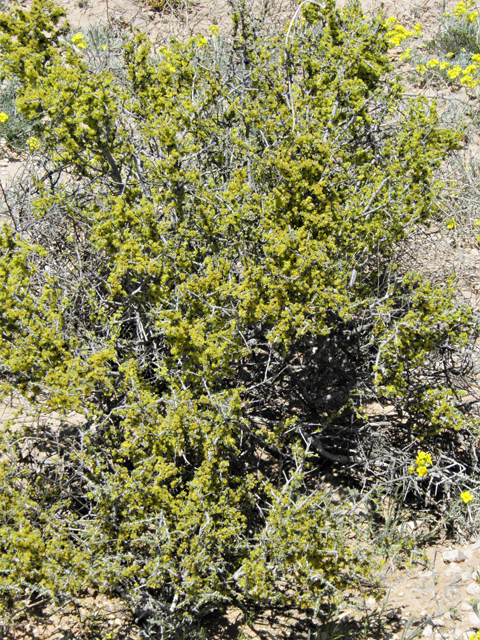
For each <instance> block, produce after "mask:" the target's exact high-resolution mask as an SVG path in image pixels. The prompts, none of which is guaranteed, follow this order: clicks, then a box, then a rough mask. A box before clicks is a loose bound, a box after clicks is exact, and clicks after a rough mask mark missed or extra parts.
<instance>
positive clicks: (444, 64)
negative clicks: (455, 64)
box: [440, 61, 450, 71]
mask: <svg viewBox="0 0 480 640" xmlns="http://www.w3.org/2000/svg"><path fill="white" fill-rule="evenodd" d="M449 66H450V63H449V62H446V61H443V62H441V63H440V69H441V70H442V71H443V70H444V69H446V68H447V67H449Z"/></svg>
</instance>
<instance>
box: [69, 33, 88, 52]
mask: <svg viewBox="0 0 480 640" xmlns="http://www.w3.org/2000/svg"><path fill="white" fill-rule="evenodd" d="M72 42H73V44H74V45H76V46H77V47H78V48H79V49H87V47H88V44H87V43H86V42H85V36H84V35H83V33H76V34H75V35H74V36H73V38H72Z"/></svg>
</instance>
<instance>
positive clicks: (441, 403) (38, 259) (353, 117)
mask: <svg viewBox="0 0 480 640" xmlns="http://www.w3.org/2000/svg"><path fill="white" fill-rule="evenodd" d="M63 17H64V11H63V10H62V9H60V8H58V7H56V6H54V5H53V3H50V2H48V1H46V0H34V2H33V4H32V8H31V10H30V11H25V10H23V9H21V8H20V7H16V8H14V9H13V10H12V12H11V13H10V14H8V15H1V16H0V30H1V32H2V34H3V35H2V36H1V38H0V48H1V51H2V65H3V73H4V75H5V77H8V78H12V79H13V80H14V81H15V82H17V83H18V85H19V86H20V90H19V97H18V99H17V102H16V104H17V108H18V109H19V111H20V112H21V113H22V114H23V116H24V117H25V118H26V119H27V120H28V121H29V122H30V123H31V124H32V126H34V127H35V130H36V131H38V132H39V133H38V137H37V138H36V140H35V143H32V144H30V149H31V156H32V163H33V164H34V165H35V167H34V173H32V181H31V182H30V184H29V185H28V188H26V187H25V188H24V189H23V186H22V185H18V186H17V193H16V197H15V201H14V202H12V204H11V205H10V206H11V215H12V219H13V220H14V223H15V224H14V225H10V226H7V225H4V227H3V229H2V232H1V235H0V304H1V308H2V309H3V312H2V314H1V316H0V331H1V336H2V337H1V342H0V371H1V381H2V387H1V388H2V391H3V393H4V394H5V395H6V394H8V393H15V394H17V395H19V396H21V397H22V398H23V399H24V401H26V402H28V403H29V406H30V407H31V410H32V411H33V412H37V414H38V415H40V414H41V415H42V416H44V419H43V421H41V420H40V421H38V422H33V423H28V424H27V425H24V426H21V427H20V426H18V425H16V426H14V427H8V426H7V427H5V428H3V429H2V432H1V440H0V449H1V456H0V478H1V483H2V493H1V497H0V501H1V513H2V523H1V526H0V548H1V556H0V594H1V602H2V606H3V611H4V613H5V615H6V613H7V612H8V611H10V612H12V611H13V612H15V610H16V608H18V607H20V606H23V605H21V602H22V601H23V602H24V601H25V599H26V598H30V599H32V600H33V601H38V600H41V599H42V598H45V599H47V600H48V599H53V600H55V601H56V602H57V603H60V604H61V603H62V602H66V601H68V599H69V598H71V597H75V596H77V595H79V594H82V593H85V592H86V591H87V590H88V589H94V590H98V591H101V592H104V593H107V594H112V595H116V596H118V597H121V598H123V599H124V600H125V601H126V602H128V603H129V604H130V605H131V608H132V611H133V612H134V613H135V616H136V619H137V621H138V622H139V623H140V622H142V623H143V624H148V625H150V627H149V628H150V629H151V630H153V631H154V630H155V629H156V628H162V629H164V630H165V629H166V628H167V627H168V625H170V624H172V625H175V624H180V623H182V624H184V623H185V621H186V620H190V619H192V618H195V617H198V616H200V615H201V614H202V613H203V612H205V611H206V610H208V609H211V608H212V607H219V606H223V605H225V604H227V603H229V602H237V603H241V604H242V606H244V607H248V606H249V603H252V602H256V603H257V604H261V605H266V606H276V605H282V604H289V605H293V606H301V607H318V606H319V603H320V602H322V599H324V598H326V597H330V598H339V597H341V595H342V593H343V592H344V591H345V590H346V589H350V588H356V587H359V586H360V585H361V583H362V578H364V576H365V575H366V576H367V578H368V576H369V575H370V572H371V566H372V564H371V557H370V556H371V554H370V553H369V552H367V550H366V547H365V540H364V539H363V538H364V535H363V533H362V529H359V530H358V531H357V532H356V535H355V536H352V532H351V531H350V515H349V514H350V511H349V505H348V504H347V502H345V503H342V504H340V505H337V506H334V505H333V504H332V502H331V500H330V497H329V496H328V495H327V494H325V492H324V491H322V489H321V488H320V487H319V485H318V480H317V478H318V475H317V469H318V468H319V460H320V459H322V458H325V457H326V458H327V459H333V460H337V461H345V460H347V461H348V460H349V459H350V457H349V456H350V454H349V449H350V447H351V444H352V438H353V439H354V438H355V435H354V434H355V433H359V432H360V431H361V430H362V429H364V428H365V427H368V425H369V417H368V405H369V403H371V402H372V401H373V400H376V401H378V402H380V403H383V404H384V405H389V406H393V408H394V411H393V413H392V415H395V411H397V414H396V415H397V416H398V420H399V424H401V425H402V426H401V428H402V429H404V430H405V429H406V430H407V431H408V432H409V434H412V433H417V434H419V435H421V436H422V437H424V436H426V435H428V434H436V433H438V432H439V431H441V430H444V429H450V428H452V429H460V428H462V427H463V426H464V425H465V424H467V423H468V416H467V415H466V414H465V410H464V408H463V407H462V406H459V404H458V402H457V398H458V391H457V386H456V382H455V381H456V380H457V378H458V376H459V375H460V373H461V372H463V369H464V365H463V362H465V359H464V360H462V361H459V359H458V358H457V353H459V351H458V350H459V349H465V348H466V347H467V346H468V342H469V339H470V334H471V332H472V330H473V321H472V319H471V314H470V312H469V311H468V309H466V308H462V307H459V306H458V305H457V303H456V302H455V299H454V291H453V287H449V288H446V289H445V290H438V289H436V288H435V287H433V286H432V285H431V284H429V283H428V282H424V281H421V279H420V278H418V277H416V276H413V275H407V276H406V277H402V276H401V275H400V274H398V273H396V266H395V264H394V262H393V257H394V255H395V249H396V247H397V246H398V244H399V243H401V241H402V239H403V238H405V236H406V235H407V234H408V232H409V230H410V229H411V228H412V227H413V226H414V225H416V224H418V223H420V222H421V221H424V220H426V219H427V218H428V216H429V215H430V214H431V212H432V210H434V208H435V193H436V191H435V190H436V184H435V181H434V180H433V177H432V176H433V172H434V170H435V169H436V168H437V167H438V166H439V164H440V162H441V161H442V159H443V157H444V156H445V154H446V153H447V152H448V151H449V150H450V149H452V148H454V147H456V146H457V145H458V136H457V135H456V134H455V133H454V132H452V131H448V130H444V129H442V128H440V127H439V126H438V118H437V115H436V112H435V108H434V106H432V105H428V104H427V102H426V101H425V100H423V99H416V100H411V101H409V102H408V103H404V102H402V103H401V105H402V108H400V101H401V100H402V90H401V87H400V86H399V85H398V84H396V83H395V82H394V81H392V80H390V79H389V77H388V73H389V71H390V70H391V69H390V65H389V62H388V56H387V54H388V41H387V27H386V26H385V25H384V23H383V22H382V19H381V18H376V19H373V20H371V21H370V20H367V19H366V18H365V17H364V16H363V14H362V13H361V10H360V8H359V6H358V5H349V6H348V7H347V8H346V9H344V10H339V9H336V8H335V6H334V4H333V3H332V2H327V5H326V7H325V8H324V9H319V8H318V7H317V6H316V5H312V6H308V7H306V8H305V9H304V12H303V15H302V16H300V17H299V18H298V20H297V21H296V22H295V23H293V24H292V25H290V29H289V31H288V32H287V34H286V35H284V34H281V35H279V36H278V37H276V38H263V37H262V36H261V32H260V31H259V29H258V25H256V24H255V22H254V21H253V20H252V19H250V18H249V14H248V11H247V9H246V7H245V6H244V5H242V4H238V5H237V4H235V5H234V10H233V34H232V37H231V38H230V39H227V38H221V37H220V36H219V35H218V34H215V33H213V34H212V36H211V37H208V38H206V37H200V38H194V39H192V40H190V41H189V42H188V43H183V44H182V43H180V42H172V44H171V46H170V47H169V48H163V49H161V50H160V51H158V52H157V53H155V54H154V53H153V52H152V50H151V46H150V44H149V43H148V41H147V40H146V38H144V37H143V36H142V35H141V34H138V35H137V36H136V38H135V39H134V40H132V39H128V38H127V37H125V39H124V42H123V46H122V48H121V50H114V51H111V52H110V54H109V56H108V59H107V62H105V64H104V63H102V64H100V63H99V59H100V58H99V56H101V55H103V54H102V52H101V51H102V50H101V48H100V50H99V51H97V54H98V55H93V53H92V49H91V47H90V45H89V43H88V39H80V38H77V39H76V41H75V40H74V41H72V36H71V32H70V31H69V27H68V25H66V24H64V23H63V22H62V20H63ZM79 43H86V45H87V46H86V47H83V46H82V47H80V46H78V45H79ZM97 49H98V48H97ZM32 171H33V169H32ZM22 189H23V190H22ZM462 358H464V355H462ZM52 412H55V416H56V420H53V418H49V415H50V414H51V413H52ZM72 413H74V414H75V415H76V416H77V420H76V421H74V422H73V424H72V420H71V419H70V418H69V417H70V416H71V415H72ZM78 416H80V417H81V418H78ZM392 419H393V418H392ZM348 430H349V431H348ZM328 434H330V435H331V434H334V435H335V434H336V435H335V438H336V439H334V440H333V441H332V442H333V444H332V445H331V448H330V450H328V451H327V450H326V449H328V447H325V446H324V444H325V442H326V440H325V439H324V436H326V435H328ZM345 434H346V435H345ZM352 434H353V435H352ZM332 447H333V450H332ZM410 475H413V474H410Z"/></svg>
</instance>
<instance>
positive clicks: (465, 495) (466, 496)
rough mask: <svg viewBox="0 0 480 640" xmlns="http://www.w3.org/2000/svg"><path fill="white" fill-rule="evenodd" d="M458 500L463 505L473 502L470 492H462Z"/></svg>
mask: <svg viewBox="0 0 480 640" xmlns="http://www.w3.org/2000/svg"><path fill="white" fill-rule="evenodd" d="M460 498H461V499H462V500H463V501H464V503H465V504H468V503H469V502H471V501H472V500H473V497H472V494H471V493H470V491H464V492H463V493H461V494H460Z"/></svg>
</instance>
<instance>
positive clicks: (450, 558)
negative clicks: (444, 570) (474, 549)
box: [442, 549, 466, 564]
mask: <svg viewBox="0 0 480 640" xmlns="http://www.w3.org/2000/svg"><path fill="white" fill-rule="evenodd" d="M442 558H443V561H444V562H445V564H450V563H451V562H465V560H466V558H465V554H464V553H463V551H462V550H461V549H454V550H453V551H445V552H444V553H443V555H442Z"/></svg>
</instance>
